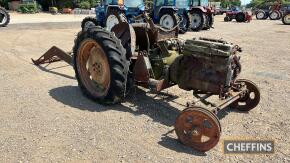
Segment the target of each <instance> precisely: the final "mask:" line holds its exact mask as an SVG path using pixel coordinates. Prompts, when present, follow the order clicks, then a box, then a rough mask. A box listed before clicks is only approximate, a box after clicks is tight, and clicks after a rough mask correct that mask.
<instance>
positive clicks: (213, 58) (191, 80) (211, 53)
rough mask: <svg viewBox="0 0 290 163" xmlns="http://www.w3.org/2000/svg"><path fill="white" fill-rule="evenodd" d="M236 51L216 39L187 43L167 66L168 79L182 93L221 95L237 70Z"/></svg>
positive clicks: (238, 68)
mask: <svg viewBox="0 0 290 163" xmlns="http://www.w3.org/2000/svg"><path fill="white" fill-rule="evenodd" d="M237 48H238V46H233V45H231V44H226V43H224V42H222V41H220V40H212V39H207V40H205V39H203V40H191V41H190V43H189V44H187V43H186V45H185V48H184V50H183V51H182V53H183V54H184V55H182V56H179V57H177V59H176V60H175V61H174V62H173V63H172V64H171V65H170V68H169V71H170V72H169V74H170V75H169V76H170V80H171V81H173V82H174V83H176V84H178V86H179V87H180V88H182V89H185V90H200V91H203V92H211V93H214V94H217V95H223V92H226V91H227V88H229V87H230V85H231V82H232V81H233V80H234V79H235V78H236V76H237V75H238V74H239V72H240V70H241V68H240V64H238V63H239V60H238V59H236V60H234V58H235V57H234V56H235V55H236V53H237V52H238V51H240V48H238V49H237Z"/></svg>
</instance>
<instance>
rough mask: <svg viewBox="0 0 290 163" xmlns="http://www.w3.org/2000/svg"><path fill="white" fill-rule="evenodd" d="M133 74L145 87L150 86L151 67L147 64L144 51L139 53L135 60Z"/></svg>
mask: <svg viewBox="0 0 290 163" xmlns="http://www.w3.org/2000/svg"><path fill="white" fill-rule="evenodd" d="M133 76H134V80H135V81H136V82H137V83H139V84H141V85H143V86H145V87H147V86H148V82H149V78H150V72H149V68H148V67H147V66H146V62H145V59H144V55H143V53H141V54H139V55H138V57H137V60H136V62H135V66H134V69H133Z"/></svg>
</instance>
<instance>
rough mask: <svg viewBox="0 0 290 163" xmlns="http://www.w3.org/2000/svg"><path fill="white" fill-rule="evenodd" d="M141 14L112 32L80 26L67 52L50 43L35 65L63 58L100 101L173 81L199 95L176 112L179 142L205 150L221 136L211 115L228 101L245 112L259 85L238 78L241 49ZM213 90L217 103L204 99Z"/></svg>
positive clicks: (82, 85) (159, 87)
mask: <svg viewBox="0 0 290 163" xmlns="http://www.w3.org/2000/svg"><path fill="white" fill-rule="evenodd" d="M141 17H142V19H144V20H145V23H133V24H128V23H127V22H121V23H119V24H117V25H116V26H114V27H113V28H112V32H109V31H107V30H106V29H104V28H102V27H97V26H93V27H90V28H88V29H87V30H82V31H81V32H79V33H78V35H77V38H76V39H75V45H74V47H73V52H72V53H65V52H64V51H62V50H60V49H58V48H57V47H53V48H51V49H50V50H49V51H48V52H47V53H45V54H44V55H43V56H41V57H40V58H39V59H38V60H32V61H33V63H34V64H36V65H40V64H44V63H51V62H55V61H59V60H64V61H66V62H67V63H69V64H70V65H73V67H74V70H75V74H76V79H77V81H78V84H79V87H80V89H81V91H82V92H83V93H84V95H86V96H87V97H88V98H91V99H93V100H95V101H97V102H99V103H102V104H115V103H119V102H120V101H121V100H122V99H124V98H125V97H126V95H127V94H128V91H129V90H130V88H132V87H133V86H134V85H137V86H142V87H146V88H149V89H153V90H155V91H157V92H159V91H162V90H163V89H166V88H169V87H171V86H174V85H178V86H179V87H180V88H181V89H184V90H188V91H190V90H192V91H193V94H194V95H196V96H199V97H200V99H199V100H197V101H194V102H188V103H187V108H186V109H185V110H183V111H182V112H180V114H179V115H178V116H177V118H176V122H175V125H174V128H175V132H176V134H177V137H178V139H179V140H180V141H181V142H182V143H183V144H185V145H187V146H190V147H192V148H194V149H196V150H198V151H203V152H205V151H208V150H210V149H211V148H213V147H215V146H216V144H217V143H218V142H219V139H220V136H221V125H220V123H219V119H218V117H217V115H216V114H217V113H218V112H219V111H220V110H222V109H225V108H227V107H228V106H230V107H232V108H236V109H238V110H240V111H250V110H251V109H253V108H255V107H256V106H257V105H258V103H259V101H260V92H259V88H258V87H257V86H256V85H255V84H254V83H253V82H251V81H249V80H246V79H238V75H239V74H240V73H241V70H242V69H241V64H240V61H239V60H240V57H239V55H238V54H239V52H241V48H240V47H239V46H237V45H234V44H230V43H228V42H226V41H223V40H216V39H208V38H196V39H189V40H182V39H178V37H177V36H178V29H174V30H165V31H164V30H163V28H160V27H158V26H156V25H155V24H154V23H153V21H152V19H151V18H150V17H149V16H148V15H147V14H142V15H141V16H138V17H136V19H140V18H141ZM128 46H129V47H128ZM214 95H215V96H216V97H218V99H219V100H218V102H216V103H212V102H210V101H209V99H208V98H209V97H210V96H214ZM199 102H205V103H206V104H207V105H204V106H199V105H198V103H199Z"/></svg>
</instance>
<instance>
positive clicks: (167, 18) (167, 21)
mask: <svg viewBox="0 0 290 163" xmlns="http://www.w3.org/2000/svg"><path fill="white" fill-rule="evenodd" d="M178 21H179V19H178V16H177V14H176V13H175V12H174V11H172V10H167V11H164V12H162V13H161V14H160V17H159V25H160V26H162V27H163V28H166V29H172V28H174V27H175V26H176V25H177V23H178Z"/></svg>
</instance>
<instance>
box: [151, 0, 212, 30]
mask: <svg viewBox="0 0 290 163" xmlns="http://www.w3.org/2000/svg"><path fill="white" fill-rule="evenodd" d="M207 6H208V0H154V3H153V7H152V8H153V10H152V11H151V15H152V16H151V17H152V18H153V19H155V20H156V19H158V18H159V24H160V25H161V26H163V27H164V26H165V27H167V28H168V27H170V28H172V26H173V24H174V25H175V24H177V22H179V21H180V22H179V32H180V33H185V32H186V31H187V30H188V29H191V30H193V31H199V30H201V29H209V28H211V27H212V25H213V22H214V17H213V11H212V10H211V9H210V8H209V7H207ZM164 11H166V12H164ZM164 13H166V14H164ZM176 15H177V16H178V17H177V16H176ZM173 22H174V23H173Z"/></svg>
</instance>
